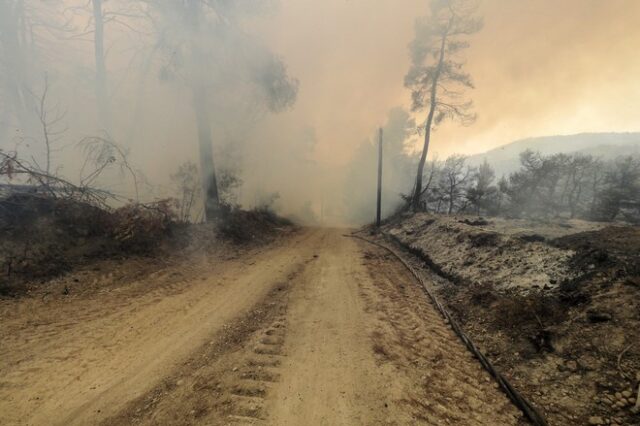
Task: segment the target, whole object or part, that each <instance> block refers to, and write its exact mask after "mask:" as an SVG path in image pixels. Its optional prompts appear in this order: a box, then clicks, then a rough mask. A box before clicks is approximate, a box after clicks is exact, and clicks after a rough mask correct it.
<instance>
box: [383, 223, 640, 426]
mask: <svg viewBox="0 0 640 426" xmlns="http://www.w3.org/2000/svg"><path fill="white" fill-rule="evenodd" d="M384 232H385V234H386V235H387V236H389V237H390V238H391V240H393V241H395V242H397V243H399V244H401V245H402V246H404V247H405V248H407V249H409V251H410V252H411V253H412V254H413V255H415V256H416V259H418V258H419V261H420V262H423V263H422V266H423V267H424V266H427V267H428V269H425V273H427V274H429V273H430V272H429V271H434V272H433V273H437V274H438V277H432V281H433V282H435V283H437V284H436V285H435V290H436V291H437V292H438V293H439V295H440V297H441V298H442V299H443V300H444V301H445V302H446V303H447V305H448V307H449V309H450V310H451V311H452V312H453V313H454V314H455V315H456V317H457V318H458V319H459V321H460V322H461V323H462V324H463V327H464V328H465V330H466V331H467V332H468V333H469V334H470V335H471V336H472V337H473V338H474V340H476V341H477V342H478V343H479V344H480V346H481V347H482V349H483V351H484V352H485V353H487V354H488V355H489V357H490V358H491V359H492V361H493V362H494V363H495V364H496V365H497V366H498V367H499V369H501V370H502V371H503V372H504V373H505V374H506V375H507V376H508V377H509V378H510V379H511V380H512V381H513V383H514V384H515V385H516V387H517V388H518V389H520V390H521V391H523V393H524V394H525V395H527V396H528V397H529V398H530V399H532V400H533V401H534V403H535V404H536V405H538V406H539V407H541V408H542V409H543V411H544V413H545V414H546V416H547V417H548V418H549V420H550V422H551V424H558V425H565V424H568V425H583V424H632V425H633V424H640V416H639V415H638V414H637V413H635V411H636V410H634V409H633V406H634V404H635V403H636V401H637V398H638V395H637V389H638V386H639V384H638V382H639V381H640V266H639V265H640V228H638V227H626V226H619V227H604V226H603V225H602V224H590V223H588V222H578V221H574V222H564V223H559V224H558V223H556V224H543V223H525V222H524V221H514V222H513V223H512V224H510V223H509V221H507V220H503V219H499V220H495V221H494V220H489V221H487V220H484V219H482V220H480V219H478V218H473V217H462V216H461V217H442V216H432V215H426V214H418V215H413V216H411V217H405V218H403V219H402V220H399V221H397V222H395V223H392V224H388V225H386V226H385V228H384ZM425 263H426V265H425Z"/></svg>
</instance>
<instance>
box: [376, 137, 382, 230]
mask: <svg viewBox="0 0 640 426" xmlns="http://www.w3.org/2000/svg"><path fill="white" fill-rule="evenodd" d="M381 215H382V127H381V128H380V136H379V139H378V203H377V209H376V226H377V227H378V228H379V227H380V220H381Z"/></svg>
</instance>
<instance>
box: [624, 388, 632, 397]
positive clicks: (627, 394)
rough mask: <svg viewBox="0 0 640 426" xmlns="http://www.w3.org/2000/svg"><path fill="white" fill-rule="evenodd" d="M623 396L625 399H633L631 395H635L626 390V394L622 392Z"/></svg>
mask: <svg viewBox="0 0 640 426" xmlns="http://www.w3.org/2000/svg"><path fill="white" fill-rule="evenodd" d="M621 393H622V396H624V397H625V398H631V395H633V393H631V391H630V390H626V391H624V392H621Z"/></svg>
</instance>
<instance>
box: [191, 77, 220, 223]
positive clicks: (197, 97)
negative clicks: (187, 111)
mask: <svg viewBox="0 0 640 426" xmlns="http://www.w3.org/2000/svg"><path fill="white" fill-rule="evenodd" d="M206 96H207V95H206V92H205V89H204V85H194V86H193V108H194V110H195V113H196V124H197V126H198V146H199V151H200V173H201V177H202V189H203V192H204V214H205V220H207V221H211V220H214V219H216V218H218V217H219V215H220V196H219V194H218V182H217V179H216V170H215V165H214V162H213V140H212V138H211V125H210V124H209V114H208V108H207V97H206Z"/></svg>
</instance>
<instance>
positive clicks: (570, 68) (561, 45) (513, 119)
mask: <svg viewBox="0 0 640 426" xmlns="http://www.w3.org/2000/svg"><path fill="white" fill-rule="evenodd" d="M426 5H427V0H323V1H317V0H281V2H280V8H279V10H278V12H277V13H276V14H275V15H274V16H273V17H272V18H270V19H266V20H261V21H260V23H259V25H260V27H259V29H258V31H259V32H260V33H261V34H264V35H265V37H266V43H267V44H269V45H270V46H271V47H272V48H273V49H274V50H275V51H276V52H278V53H279V54H281V55H282V56H283V57H284V59H285V61H286V62H287V63H288V64H289V68H290V71H291V73H292V74H293V75H295V76H297V77H298V78H299V79H300V82H301V86H300V93H299V99H298V103H297V105H296V107H295V109H294V110H293V111H291V112H290V113H287V114H285V115H284V116H283V117H281V118H279V119H280V120H295V121H299V122H303V123H305V124H306V125H309V126H312V127H314V128H315V129H316V134H317V136H318V144H317V147H316V151H317V154H316V155H317V158H318V159H319V160H321V161H326V162H329V163H334V164H340V163H344V162H346V161H347V160H348V159H349V157H350V155H351V153H352V152H353V150H354V149H355V147H356V146H357V144H359V143H360V142H362V141H363V140H364V139H365V138H367V137H369V135H371V134H372V133H373V131H374V129H375V128H376V127H377V126H378V125H379V124H381V123H382V122H384V120H385V117H386V114H387V112H388V110H389V109H391V108H392V107H394V106H398V105H405V106H408V105H409V94H408V92H407V91H406V90H405V89H404V88H403V77H404V74H405V73H406V71H407V68H408V65H409V64H408V62H409V61H408V51H407V45H408V43H409V42H410V41H411V39H412V37H413V22H414V19H415V17H416V16H419V15H421V14H423V11H425V10H426V9H427V8H426ZM481 13H482V15H483V16H484V19H485V28H484V29H483V30H482V32H481V33H479V34H478V35H476V36H475V38H474V39H473V41H472V47H471V49H469V50H468V52H467V59H468V70H469V71H470V72H471V73H472V75H473V77H474V81H475V84H476V89H475V90H474V91H472V92H470V95H471V97H472V98H473V99H474V101H475V104H476V111H477V113H478V121H477V122H476V123H475V124H474V125H473V126H471V127H469V128H462V127H460V126H458V125H453V124H450V125H446V126H443V127H442V128H441V129H439V130H438V131H437V133H436V134H435V136H434V138H435V139H434V145H433V146H434V150H433V152H437V153H438V154H440V155H441V156H444V155H448V154H451V153H454V152H462V153H475V152H481V151H484V150H487V149H490V148H493V147H496V146H499V145H501V144H504V143H508V142H510V141H512V140H515V139H518V138H523V137H530V136H542V135H551V134H570V133H579V132H584V131H637V130H640V123H638V121H639V117H640V113H639V111H640V77H639V76H640V55H639V47H640V25H638V22H640V1H635V0H606V1H604V0H563V1H562V2H558V1H552V0H517V1H513V0H484V1H483V3H482V6H481Z"/></svg>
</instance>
